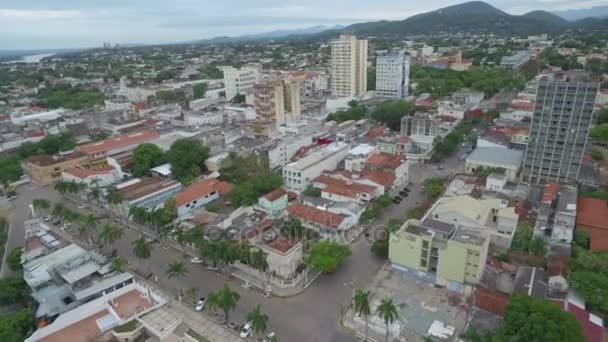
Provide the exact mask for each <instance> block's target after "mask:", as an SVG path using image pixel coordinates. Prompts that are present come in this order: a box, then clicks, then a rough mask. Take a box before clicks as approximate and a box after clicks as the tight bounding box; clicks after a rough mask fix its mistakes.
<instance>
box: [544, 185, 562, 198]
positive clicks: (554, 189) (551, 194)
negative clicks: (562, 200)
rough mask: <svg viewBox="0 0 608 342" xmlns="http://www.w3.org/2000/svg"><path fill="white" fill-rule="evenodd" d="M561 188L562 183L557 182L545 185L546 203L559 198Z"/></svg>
mask: <svg viewBox="0 0 608 342" xmlns="http://www.w3.org/2000/svg"><path fill="white" fill-rule="evenodd" d="M560 188H561V185H560V184H559V183H557V182H551V183H549V184H547V185H545V190H544V192H543V199H542V201H543V202H544V203H551V202H553V200H555V199H556V198H557V194H558V193H559V189H560Z"/></svg>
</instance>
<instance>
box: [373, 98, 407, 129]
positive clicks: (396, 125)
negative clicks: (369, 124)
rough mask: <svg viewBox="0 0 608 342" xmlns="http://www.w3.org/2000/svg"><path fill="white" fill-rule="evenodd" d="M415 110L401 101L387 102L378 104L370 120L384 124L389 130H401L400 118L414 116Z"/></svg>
mask: <svg viewBox="0 0 608 342" xmlns="http://www.w3.org/2000/svg"><path fill="white" fill-rule="evenodd" d="M415 110H416V108H415V107H414V106H413V105H412V104H411V103H410V102H406V101H403V100H397V101H387V102H384V103H382V104H380V105H379V106H378V107H376V109H375V110H374V112H373V114H372V118H373V119H374V120H376V121H378V122H382V123H384V124H386V125H387V126H388V127H389V128H390V129H391V130H393V131H399V130H400V129H401V118H402V117H404V116H407V115H412V114H414V112H415Z"/></svg>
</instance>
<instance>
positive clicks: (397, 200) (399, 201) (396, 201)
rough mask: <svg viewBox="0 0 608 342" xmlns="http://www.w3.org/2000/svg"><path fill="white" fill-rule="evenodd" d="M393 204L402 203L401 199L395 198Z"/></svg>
mask: <svg viewBox="0 0 608 342" xmlns="http://www.w3.org/2000/svg"><path fill="white" fill-rule="evenodd" d="M393 203H395V204H399V203H401V197H399V196H396V197H395V198H393Z"/></svg>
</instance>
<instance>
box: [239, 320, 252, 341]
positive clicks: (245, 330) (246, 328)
mask: <svg viewBox="0 0 608 342" xmlns="http://www.w3.org/2000/svg"><path fill="white" fill-rule="evenodd" d="M239 336H241V338H247V337H249V336H251V322H247V323H245V325H243V327H242V328H241V333H240V334H239Z"/></svg>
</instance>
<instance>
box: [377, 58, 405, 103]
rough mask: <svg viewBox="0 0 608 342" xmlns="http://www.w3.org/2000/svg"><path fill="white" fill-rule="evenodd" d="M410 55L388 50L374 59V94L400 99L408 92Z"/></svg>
mask: <svg viewBox="0 0 608 342" xmlns="http://www.w3.org/2000/svg"><path fill="white" fill-rule="evenodd" d="M409 85H410V57H409V56H406V55H405V53H404V52H403V51H395V52H389V53H387V54H386V55H384V56H379V57H378V58H377V60H376V95H378V96H383V97H390V98H395V99H402V98H404V97H406V96H408V94H409V91H408V90H409V89H408V88H409Z"/></svg>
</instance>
